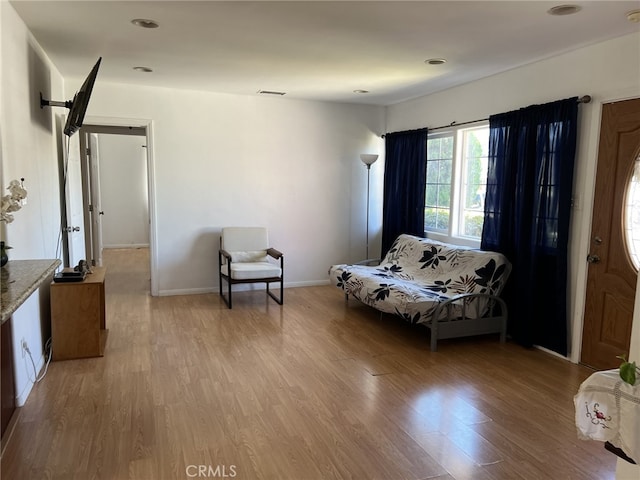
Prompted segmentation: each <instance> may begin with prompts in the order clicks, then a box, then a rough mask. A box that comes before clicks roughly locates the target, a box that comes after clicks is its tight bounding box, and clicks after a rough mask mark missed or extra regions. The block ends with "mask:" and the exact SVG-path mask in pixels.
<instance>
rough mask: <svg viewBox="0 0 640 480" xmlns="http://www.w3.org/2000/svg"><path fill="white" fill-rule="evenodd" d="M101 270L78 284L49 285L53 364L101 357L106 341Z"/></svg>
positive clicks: (97, 268) (104, 270) (101, 268)
mask: <svg viewBox="0 0 640 480" xmlns="http://www.w3.org/2000/svg"><path fill="white" fill-rule="evenodd" d="M105 273H106V269H105V268H104V267H93V273H91V274H88V275H87V276H86V278H85V279H84V280H83V281H82V282H68V283H67V282H65V283H52V284H51V342H52V349H53V360H68V359H72V358H86V357H101V356H102V355H104V346H105V343H106V341H107V329H106V324H105V298H104V295H105V294H104V277H105Z"/></svg>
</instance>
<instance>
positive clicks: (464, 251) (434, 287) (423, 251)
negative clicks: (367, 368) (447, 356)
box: [329, 235, 511, 323]
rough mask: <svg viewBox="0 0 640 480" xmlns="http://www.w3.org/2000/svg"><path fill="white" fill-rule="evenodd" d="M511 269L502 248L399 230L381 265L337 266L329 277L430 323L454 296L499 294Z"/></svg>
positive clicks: (364, 298) (381, 306)
mask: <svg viewBox="0 0 640 480" xmlns="http://www.w3.org/2000/svg"><path fill="white" fill-rule="evenodd" d="M510 271H511V264H510V263H509V261H508V260H507V259H506V257H505V256H504V255H502V254H500V253H496V252H486V251H482V250H478V249H473V248H469V247H462V246H459V245H450V244H447V243H442V242H438V241H435V240H431V239H428V238H419V237H414V236H412V235H400V236H399V237H398V238H397V239H396V241H395V242H394V243H393V245H392V247H391V249H390V250H389V252H388V253H387V255H386V257H385V258H384V259H383V260H382V262H381V263H380V265H378V266H375V267H370V266H364V265H333V266H332V267H331V268H330V270H329V277H330V280H331V283H333V284H334V285H335V286H336V287H338V288H341V289H342V290H344V291H345V293H347V294H348V295H353V296H354V297H356V298H357V299H358V300H360V301H361V302H363V303H365V304H367V305H370V306H372V307H374V308H376V309H378V310H380V311H383V312H387V313H392V314H395V315H399V316H401V317H402V318H404V319H405V320H407V321H409V322H411V323H428V322H430V321H431V317H432V314H433V312H434V310H435V309H436V307H437V306H438V304H439V302H441V301H443V300H447V299H449V298H451V297H453V296H455V295H458V294H461V293H486V294H490V295H499V294H500V292H501V291H502V289H503V287H504V284H505V282H506V280H507V277H508V276H509V273H510Z"/></svg>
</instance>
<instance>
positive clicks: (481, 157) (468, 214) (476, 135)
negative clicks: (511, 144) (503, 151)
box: [459, 127, 489, 239]
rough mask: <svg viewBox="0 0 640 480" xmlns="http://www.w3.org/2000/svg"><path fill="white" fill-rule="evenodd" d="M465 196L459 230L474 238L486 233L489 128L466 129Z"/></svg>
mask: <svg viewBox="0 0 640 480" xmlns="http://www.w3.org/2000/svg"><path fill="white" fill-rule="evenodd" d="M462 137H463V138H462V141H463V142H464V156H463V158H462V163H463V169H462V170H463V178H462V185H461V188H462V198H461V201H462V202H461V203H462V205H461V209H462V215H461V216H460V221H461V225H460V226H459V231H460V233H461V234H462V235H464V236H468V237H474V238H478V239H479V238H480V237H481V236H482V224H483V222H484V197H485V194H486V189H487V185H486V181H487V154H488V151H489V128H488V127H486V128H481V129H474V130H469V131H465V132H464V133H463V136H462Z"/></svg>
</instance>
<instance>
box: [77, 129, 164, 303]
mask: <svg viewBox="0 0 640 480" xmlns="http://www.w3.org/2000/svg"><path fill="white" fill-rule="evenodd" d="M83 123H84V125H83V127H82V129H84V131H85V132H87V133H98V134H100V133H107V134H116V135H118V134H119V135H131V134H132V133H129V130H132V129H137V130H138V129H140V128H142V129H144V132H145V135H146V144H147V148H146V151H147V189H148V196H149V200H148V202H149V260H150V270H151V295H152V296H154V297H157V296H158V295H159V290H158V248H157V245H158V242H157V239H158V236H157V217H156V182H155V161H154V158H155V157H154V148H153V146H154V142H153V120H149V119H134V118H116V117H97V116H87V117H85V119H84V122H83ZM136 135H137V134H136ZM87 175H88V172H87ZM83 176H84V174H83ZM88 210H89V206H88V204H86V203H85V215H88ZM85 218H88V217H85Z"/></svg>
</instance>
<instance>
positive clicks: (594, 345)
mask: <svg viewBox="0 0 640 480" xmlns="http://www.w3.org/2000/svg"><path fill="white" fill-rule="evenodd" d="M639 154H640V99H634V100H627V101H621V102H615V103H608V104H605V105H603V107H602V122H601V126H600V141H599V149H598V167H597V176H596V189H595V199H594V208H593V218H592V221H591V225H592V227H591V228H592V230H591V239H590V240H591V244H590V252H589V256H588V258H587V261H588V262H589V269H588V275H587V292H586V304H585V315H584V328H583V334H582V353H581V362H582V363H584V364H586V365H589V366H591V367H594V368H596V369H609V368H616V367H618V366H619V365H620V360H619V359H617V358H616V356H618V355H622V354H625V355H628V353H629V345H630V341H631V325H632V323H633V304H634V299H635V291H636V280H637V274H638V270H637V268H636V267H635V266H634V264H633V261H632V258H631V253H630V249H629V248H630V245H629V242H628V240H627V235H626V229H627V228H629V225H628V221H627V220H626V215H625V205H626V204H627V203H628V202H627V194H628V192H629V185H630V184H631V180H632V178H633V176H634V172H635V170H636V164H637V163H638V161H639ZM638 171H639V172H640V170H638Z"/></svg>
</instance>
